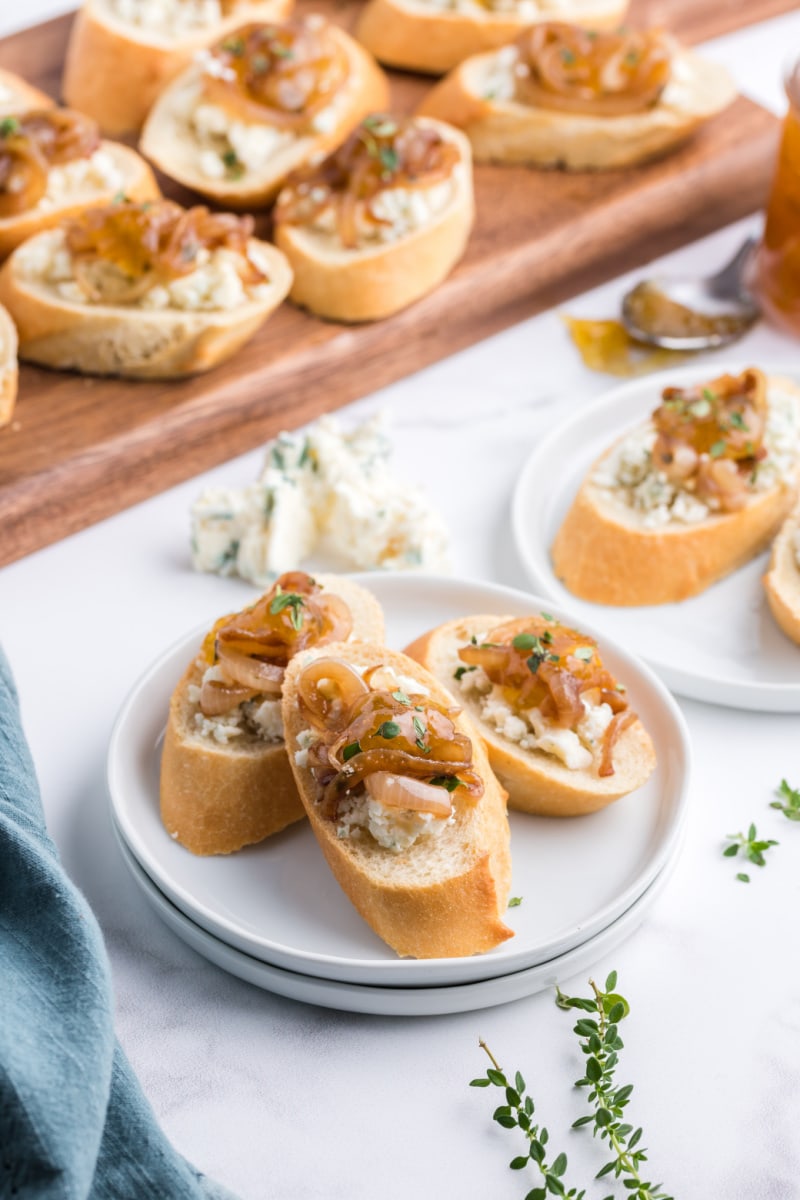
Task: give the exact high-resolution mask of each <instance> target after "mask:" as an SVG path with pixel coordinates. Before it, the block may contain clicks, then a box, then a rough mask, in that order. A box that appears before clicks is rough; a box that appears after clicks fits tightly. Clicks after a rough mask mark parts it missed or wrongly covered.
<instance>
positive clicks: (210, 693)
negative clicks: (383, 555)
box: [161, 571, 383, 855]
mask: <svg viewBox="0 0 800 1200" xmlns="http://www.w3.org/2000/svg"><path fill="white" fill-rule="evenodd" d="M351 635H353V636H360V637H368V638H374V639H376V640H378V641H382V640H383V614H382V612H381V609H380V605H379V604H378V602H377V600H376V599H375V598H374V596H373V595H372V594H371V592H368V591H366V590H365V589H364V588H361V587H359V586H358V585H357V584H355V583H351V582H350V580H348V579H336V578H334V577H333V576H320V577H319V578H318V579H316V580H314V579H312V578H311V577H310V576H309V575H306V574H304V573H303V572H301V571H293V572H290V573H288V574H286V575H282V576H281V577H280V578H279V579H278V580H277V582H276V583H275V584H274V585H273V587H272V588H270V590H269V591H268V592H266V593H265V594H264V595H263V596H262V597H261V598H260V599H259V600H257V601H256V603H255V604H253V605H251V606H250V607H249V608H246V609H244V610H243V611H242V612H239V613H232V614H230V615H229V616H227V617H222V618H221V619H220V620H219V621H217V622H216V624H215V625H214V627H213V629H211V631H210V632H209V633H208V635H207V636H206V638H205V640H204V642H203V644H202V647H201V648H200V652H199V654H198V656H197V658H196V659H195V660H194V661H193V662H191V663H190V664H189V667H188V668H187V670H186V673H185V674H184V676H183V678H182V679H181V681H180V683H179V684H178V686H177V687H176V689H175V691H174V693H173V696H172V700H171V701H170V709H169V718H168V721H167V729H166V734H165V736H164V749H163V753H162V757H161V819H162V821H163V823H164V826H165V828H166V830H167V832H168V833H169V835H170V837H173V838H174V839H175V840H176V841H178V842H180V843H181V844H182V845H183V846H185V847H186V848H187V849H188V850H191V852H192V853H193V854H201V855H206V854H230V853H232V852H233V851H234V850H240V849H241V848H242V846H248V845H251V844H252V843H254V842H260V841H263V839H264V838H267V837H270V836H271V835H272V834H274V833H278V832H279V831H280V830H281V829H284V828H285V827H286V826H287V825H290V824H291V823H292V822H293V821H299V820H301V819H302V818H303V817H304V816H305V809H304V808H303V805H302V804H301V803H300V799H299V797H298V794H297V788H296V787H295V783H294V777H293V775H292V770H291V767H290V765H289V759H288V757H287V753H286V743H285V740H284V733H283V722H282V720H281V690H282V687H283V677H284V673H285V670H286V666H287V663H288V662H289V661H290V660H291V659H292V657H293V656H294V655H295V654H298V653H299V652H300V651H301V650H307V649H308V648H309V647H311V646H324V645H325V644H326V643H328V642H331V641H337V642H338V641H341V640H343V639H346V638H348V637H349V636H351Z"/></svg>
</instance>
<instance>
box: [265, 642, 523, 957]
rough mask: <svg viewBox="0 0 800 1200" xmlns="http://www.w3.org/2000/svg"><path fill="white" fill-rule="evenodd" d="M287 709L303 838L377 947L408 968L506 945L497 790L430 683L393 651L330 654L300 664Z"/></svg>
mask: <svg viewBox="0 0 800 1200" xmlns="http://www.w3.org/2000/svg"><path fill="white" fill-rule="evenodd" d="M282 703H283V723H284V728H285V731H286V748H287V750H288V752H289V759H290V762H291V764H292V769H293V771H294V776H295V780H296V782H297V789H298V791H299V793H300V798H301V800H302V802H303V806H304V808H305V810H306V812H307V814H308V818H309V821H310V823H311V828H312V830H313V832H314V834H315V835H316V838H317V840H318V842H319V844H320V847H321V848H322V852H323V854H324V855H325V858H326V859H327V861H328V865H329V866H330V868H331V870H332V871H333V874H334V875H335V877H336V879H337V881H338V883H339V885H340V886H341V888H342V889H343V891H344V892H345V893H346V895H347V896H348V898H349V899H350V900H351V902H352V903H353V905H354V906H355V907H356V909H357V910H358V912H359V913H360V914H361V916H362V917H363V918H364V919H365V921H367V922H368V924H369V925H370V926H371V927H372V929H374V931H375V932H376V933H377V934H378V936H379V937H381V938H383V940H384V941H385V942H386V943H387V944H388V945H389V946H391V947H392V949H393V950H395V951H396V952H397V954H399V955H403V956H409V957H412V958H453V957H456V956H460V955H469V954H479V953H482V952H484V951H486V950H490V949H492V947H493V946H497V945H499V944H500V943H501V942H503V941H505V940H506V939H507V938H509V937H511V936H512V931H511V930H510V929H509V928H508V927H507V926H506V924H505V922H504V919H503V918H504V915H505V911H506V907H507V903H508V893H509V888H510V883H511V858H510V850H509V828H508V818H507V815H506V797H505V792H504V791H503V790H502V788H501V787H500V784H499V783H498V782H497V779H496V778H495V777H494V775H493V774H492V771H491V768H490V767H489V762H488V759H487V757H486V751H485V750H484V748H483V744H482V742H481V740H480V738H479V736H478V733H477V730H476V729H475V727H474V725H473V724H472V721H471V720H470V718H469V717H468V716H467V715H466V714H465V713H464V712H462V711H460V710H459V709H458V708H457V707H456V706H454V704H453V698H452V696H451V695H450V694H449V693H448V692H447V691H445V689H444V688H442V687H441V686H440V685H439V683H438V682H437V681H436V679H434V677H433V676H432V675H429V674H428V672H427V671H424V670H423V669H422V668H421V667H420V666H419V664H418V663H416V662H414V661H412V660H411V659H410V658H407V657H406V656H405V655H403V654H399V653H397V652H396V651H391V650H387V649H385V648H384V647H382V646H377V645H370V644H368V643H366V642H352V643H348V644H345V643H339V644H338V645H332V646H328V647H322V648H321V649H319V650H312V651H310V652H308V653H304V654H298V655H296V656H295V658H294V659H293V660H292V662H291V663H290V664H289V667H288V668H287V671H286V678H285V681H284V688H283V702H282Z"/></svg>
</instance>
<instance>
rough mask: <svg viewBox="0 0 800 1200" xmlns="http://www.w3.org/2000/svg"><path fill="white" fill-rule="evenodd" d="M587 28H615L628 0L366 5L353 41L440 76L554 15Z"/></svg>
mask: <svg viewBox="0 0 800 1200" xmlns="http://www.w3.org/2000/svg"><path fill="white" fill-rule="evenodd" d="M556 8H557V15H558V16H559V17H560V18H561V19H562V20H564V21H571V22H574V23H575V24H577V25H583V26H586V27H587V28H589V29H592V30H597V29H613V28H614V27H615V26H616V25H618V24H619V23H620V21H621V19H622V17H623V16H624V15H625V12H626V10H627V8H628V0H559V2H558V4H557V5H554V4H553V3H552V2H551V0H368V3H367V4H366V5H365V6H364V8H363V9H362V11H361V15H360V17H359V19H358V23H357V25H356V37H357V38H358V39H359V41H360V42H363V44H364V45H365V46H366V47H367V49H368V50H370V51H371V52H372V53H373V54H374V55H375V57H376V58H377V59H378V61H379V62H382V63H386V64H387V66H390V67H402V68H403V69H404V70H407V71H424V72H425V73H427V74H431V75H443V74H444V73H445V71H450V70H451V69H452V68H453V67H455V66H457V65H458V64H459V63H460V62H463V61H464V59H465V58H469V57H470V55H472V54H480V53H481V52H482V51H484V50H492V49H494V48H495V47H498V46H505V45H506V43H507V42H510V41H511V40H512V38H514V37H516V36H517V34H518V33H521V32H522V30H523V29H527V27H528V26H529V25H533V24H536V23H538V22H540V21H548V20H550V19H552V18H553V16H555V15H556V11H555V10H556Z"/></svg>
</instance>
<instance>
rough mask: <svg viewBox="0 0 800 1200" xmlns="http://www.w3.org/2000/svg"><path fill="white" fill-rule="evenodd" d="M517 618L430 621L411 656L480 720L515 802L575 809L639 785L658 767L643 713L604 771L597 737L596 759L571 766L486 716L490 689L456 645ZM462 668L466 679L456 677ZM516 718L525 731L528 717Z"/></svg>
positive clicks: (574, 812) (554, 810)
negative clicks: (475, 679) (480, 685)
mask: <svg viewBox="0 0 800 1200" xmlns="http://www.w3.org/2000/svg"><path fill="white" fill-rule="evenodd" d="M512 620H514V618H513V617H502V616H501V617H498V616H496V615H495V616H488V615H486V614H484V615H479V616H473V617H462V618H459V619H458V620H455V621H448V622H447V624H445V625H440V626H438V627H437V628H436V629H432V630H431V631H430V632H429V633H426V634H424V635H423V636H422V637H420V638H418V639H417V640H416V641H415V642H413V643H412V644H411V645H410V646H408V647H407V649H406V653H407V654H408V655H410V657H411V658H414V659H416V660H417V662H419V663H421V664H422V665H423V666H424V667H425V668H426V669H427V670H428V671H430V672H431V674H433V675H435V676H436V678H437V679H438V680H439V682H440V684H441V685H442V686H443V687H445V688H447V689H448V690H449V691H450V692H451V693H452V695H453V697H454V699H455V700H456V701H457V703H459V704H462V705H463V706H464V708H465V709H466V710H467V712H468V713H469V715H470V716H471V718H472V720H473V721H474V722H475V724H476V726H477V727H478V730H479V732H480V735H481V737H482V738H483V740H484V742H485V744H486V749H487V752H488V755H489V762H490V763H491V766H492V770H493V771H494V772H495V774H496V775H497V778H498V779H499V780H500V782H501V783H502V785H503V787H504V788H506V790H507V791H508V804H509V807H510V808H515V809H518V810H519V811H521V812H528V813H538V814H540V815H541V816H547V817H576V816H582V815H583V814H585V813H590V812H596V811H597V810H598V809H600V808H605V807H606V805H608V804H610V803H611V802H612V801H613V800H619V799H620V797H621V796H627V795H628V794H629V793H630V792H633V791H635V790H636V789H637V788H639V787H641V786H642V784H643V783H646V782H647V780H648V778H649V777H650V775H651V774H652V773H653V770H654V768H655V765H656V755H655V750H654V748H653V743H652V740H651V738H650V735H649V734H648V733H647V730H646V729H645V728H644V726H643V725H642V722H641V721H640V720H639V719H638V717H637V719H636V721H635V722H634V723H633V724H632V725H630V726H629V727H628V728H627V729H625V730H623V732H622V733H621V735H620V737H619V739H618V741H617V742H616V744H615V745H614V749H613V755H612V762H613V767H614V773H613V774H612V775H600V774H599V772H598V768H599V765H600V748H599V745H598V746H597V748H596V749H595V751H594V753H593V761H592V763H591V765H587V766H585V767H579V768H571V767H568V766H566V764H565V763H564V762H563V761H562V760H561V759H560V758H558V757H556V755H555V754H554V753H549V752H546V751H544V750H541V749H523V748H522V747H521V746H520V745H518V744H516V743H515V742H514V741H512V740H511V738H510V737H508V736H505V735H504V733H502V732H500V731H499V729H498V728H497V727H496V725H495V724H493V723H490V722H489V721H487V720H486V719H484V717H483V716H482V710H483V703H484V697H483V696H482V695H481V694H480V693H479V692H478V691H476V690H475V689H474V688H473V687H471V686H470V684H471V681H472V675H471V674H469V673H467V672H466V671H465V670H464V664H463V662H462V661H461V659H460V658H459V656H458V651H459V649H460V648H461V647H462V646H466V645H467V644H469V643H470V642H471V640H472V639H473V638H475V639H477V640H478V641H479V642H480V641H483V640H484V639H485V638H486V636H487V633H488V632H489V631H491V630H492V629H494V628H497V627H498V626H500V625H502V624H504V623H506V622H507V621H512ZM457 672H458V673H459V675H460V680H461V682H459V679H457V678H456V673H457ZM462 684H465V686H462ZM517 725H518V731H520V730H521V728H522V723H521V722H518V723H517ZM505 728H508V726H507V725H506V727H505Z"/></svg>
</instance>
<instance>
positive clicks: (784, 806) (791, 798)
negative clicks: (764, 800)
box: [770, 779, 800, 821]
mask: <svg viewBox="0 0 800 1200" xmlns="http://www.w3.org/2000/svg"><path fill="white" fill-rule="evenodd" d="M775 793H776V795H778V796H780V797H781V798H780V800H773V801H772V803H771V804H770V808H777V809H778V811H779V812H782V813H783V815H784V816H785V817H786V819H787V820H789V821H800V788H793V787H790V786H789V784H788V783H787V781H786V780H785V779H782V780H781V783H780V787H778V788H776V789H775Z"/></svg>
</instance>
